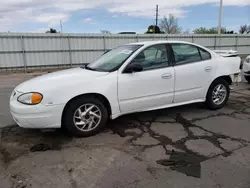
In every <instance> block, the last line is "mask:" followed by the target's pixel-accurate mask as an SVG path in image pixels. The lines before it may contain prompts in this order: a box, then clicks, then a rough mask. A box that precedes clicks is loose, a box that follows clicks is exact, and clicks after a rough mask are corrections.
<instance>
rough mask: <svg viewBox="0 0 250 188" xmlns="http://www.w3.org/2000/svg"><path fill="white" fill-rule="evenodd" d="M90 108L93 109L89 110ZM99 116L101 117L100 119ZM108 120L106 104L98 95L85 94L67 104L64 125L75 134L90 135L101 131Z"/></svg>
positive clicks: (79, 135)
mask: <svg viewBox="0 0 250 188" xmlns="http://www.w3.org/2000/svg"><path fill="white" fill-rule="evenodd" d="M90 108H92V109H91V110H90V111H89V112H88V110H89V109H90ZM79 109H80V111H79ZM80 114H81V115H80ZM94 114H95V115H94ZM97 116H99V117H100V118H99V119H98V117H97ZM80 117H81V118H80ZM107 120H108V111H107V108H106V107H105V106H104V104H103V103H102V102H101V101H100V100H99V99H98V98H96V97H93V96H83V97H79V98H76V99H75V100H73V101H71V102H70V103H69V104H68V105H67V106H66V109H65V112H64V113H63V119H62V125H63V128H64V129H66V130H67V131H69V132H70V134H72V135H74V136H78V137H89V136H93V135H95V134H97V133H99V132H100V131H101V129H102V128H103V127H104V126H105V125H106V122H107ZM91 122H92V123H91Z"/></svg>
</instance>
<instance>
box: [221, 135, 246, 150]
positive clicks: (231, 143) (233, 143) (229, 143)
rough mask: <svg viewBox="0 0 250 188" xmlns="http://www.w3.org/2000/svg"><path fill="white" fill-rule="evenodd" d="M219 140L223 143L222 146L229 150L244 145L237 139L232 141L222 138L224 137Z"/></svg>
mask: <svg viewBox="0 0 250 188" xmlns="http://www.w3.org/2000/svg"><path fill="white" fill-rule="evenodd" d="M218 140H219V142H220V143H221V144H220V146H221V147H223V148H224V149H226V150H228V151H231V150H235V149H238V148H240V147H242V146H243V144H241V143H240V142H237V141H232V140H228V139H222V138H220V139H218Z"/></svg>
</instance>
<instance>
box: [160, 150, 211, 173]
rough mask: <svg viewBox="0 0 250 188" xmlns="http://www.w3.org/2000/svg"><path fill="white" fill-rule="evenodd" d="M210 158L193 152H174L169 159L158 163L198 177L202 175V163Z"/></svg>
mask: <svg viewBox="0 0 250 188" xmlns="http://www.w3.org/2000/svg"><path fill="white" fill-rule="evenodd" d="M207 159H208V158H207V157H205V156H201V155H196V154H193V153H183V152H172V154H171V155H170V158H169V159H166V160H158V161H156V162H157V163H158V164H161V165H163V166H169V167H170V169H171V170H175V171H178V172H181V173H184V174H186V175H187V176H192V177H196V178H200V177H201V165H200V163H201V162H203V161H205V160H207Z"/></svg>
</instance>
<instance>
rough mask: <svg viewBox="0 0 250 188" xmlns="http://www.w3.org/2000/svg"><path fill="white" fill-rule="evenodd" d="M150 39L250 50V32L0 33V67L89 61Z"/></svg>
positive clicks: (68, 65)
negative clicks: (115, 49) (127, 44)
mask: <svg viewBox="0 0 250 188" xmlns="http://www.w3.org/2000/svg"><path fill="white" fill-rule="evenodd" d="M149 40H182V41H189V42H194V43H197V44H200V45H203V46H206V47H208V48H210V49H219V50H230V49H232V50H237V51H238V52H239V54H242V55H243V54H244V55H246V54H250V35H220V36H219V35H165V34H156V35H149V34H138V35H120V34H117V35H101V34H26V33H0V71H1V70H2V71H4V70H20V69H21V70H23V71H27V70H28V69H33V68H39V69H42V68H48V67H55V68H59V67H71V66H77V65H80V64H82V63H90V62H92V61H93V60H95V59H96V58H97V57H98V56H100V55H101V54H103V52H105V51H106V50H108V49H112V48H114V47H116V46H119V45H122V44H126V43H131V42H138V41H149Z"/></svg>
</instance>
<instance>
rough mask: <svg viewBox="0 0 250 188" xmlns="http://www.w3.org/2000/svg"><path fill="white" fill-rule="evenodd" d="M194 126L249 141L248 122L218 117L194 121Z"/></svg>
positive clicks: (249, 129) (249, 127) (249, 126)
mask: <svg viewBox="0 0 250 188" xmlns="http://www.w3.org/2000/svg"><path fill="white" fill-rule="evenodd" d="M195 124H196V125H198V126H200V127H203V128H205V129H207V130H209V131H212V132H214V133H219V134H222V135H226V136H229V137H232V138H239V139H244V140H248V141H250V134H249V133H250V125H249V120H240V119H236V118H232V117H229V116H218V117H213V118H207V119H203V120H200V121H196V122H195Z"/></svg>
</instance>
